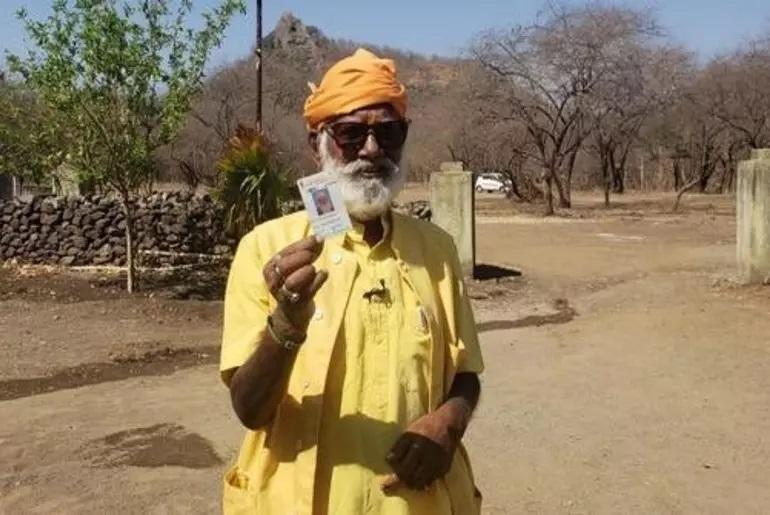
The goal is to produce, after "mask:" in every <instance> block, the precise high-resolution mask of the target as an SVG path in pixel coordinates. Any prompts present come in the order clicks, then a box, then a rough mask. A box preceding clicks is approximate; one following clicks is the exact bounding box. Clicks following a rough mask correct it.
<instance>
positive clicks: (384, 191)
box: [318, 131, 406, 222]
mask: <svg viewBox="0 0 770 515" xmlns="http://www.w3.org/2000/svg"><path fill="white" fill-rule="evenodd" d="M331 143H332V140H331V136H329V134H327V133H326V132H323V131H322V132H321V134H320V136H319V140H318V149H319V155H320V157H321V171H322V172H325V173H329V174H331V175H333V176H335V177H337V178H338V180H339V183H340V189H341V191H342V199H343V200H344V201H345V207H347V209H348V213H349V214H350V216H351V218H353V219H355V220H357V221H359V222H366V221H368V220H373V219H375V218H378V217H380V216H382V215H384V214H385V213H386V212H387V211H388V209H390V205H391V203H392V202H393V200H394V199H395V198H396V196H397V195H398V194H399V193H400V192H401V189H402V188H403V187H404V183H405V182H406V173H405V172H404V170H402V167H401V166H400V163H394V162H393V161H391V160H390V159H388V158H384V157H383V158H382V159H381V160H378V161H377V162H375V163H374V164H373V163H372V161H369V160H366V159H357V160H355V161H352V162H350V163H347V164H345V163H342V162H341V161H339V160H337V159H335V158H334V157H333V156H332V155H331V152H330V151H329V145H330V144H331ZM372 166H377V167H379V168H381V170H383V171H384V177H364V176H362V175H361V173H362V172H366V171H368V170H370V169H371V168H372Z"/></svg>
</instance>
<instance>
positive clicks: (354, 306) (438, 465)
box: [220, 49, 483, 515]
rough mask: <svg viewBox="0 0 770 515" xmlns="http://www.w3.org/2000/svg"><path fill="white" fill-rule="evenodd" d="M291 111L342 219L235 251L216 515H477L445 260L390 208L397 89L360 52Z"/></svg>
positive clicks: (401, 108)
mask: <svg viewBox="0 0 770 515" xmlns="http://www.w3.org/2000/svg"><path fill="white" fill-rule="evenodd" d="M312 90H313V91H312V94H311V95H310V97H309V98H308V99H307V102H306V103H305V113H304V116H305V120H306V122H307V125H308V127H309V130H310V135H309V140H310V145H311V146H312V148H313V151H314V153H315V156H316V159H317V162H318V163H319V166H320V168H321V170H322V171H324V172H327V173H330V174H334V175H335V176H336V177H337V178H338V181H339V182H340V183H341V189H342V193H343V198H344V201H345V204H346V207H347V209H348V212H349V214H350V217H351V219H352V221H353V228H352V229H351V230H349V231H348V232H347V233H345V234H341V235H339V236H336V237H331V238H327V239H326V240H325V241H323V242H321V241H319V240H318V239H316V238H315V237H314V236H312V235H311V234H310V225H309V222H308V216H307V214H306V213H305V212H301V213H296V214H293V215H290V216H286V217H283V218H280V219H277V220H272V221H270V222H267V223H265V224H262V225H260V226H258V227H257V228H255V229H254V230H253V231H252V232H251V233H250V234H248V235H246V236H245V237H244V238H243V240H242V241H241V242H240V245H239V247H238V251H237V253H236V256H235V260H234V261H233V265H232V270H231V273H230V279H229V282H228V286H227V294H226V297H225V320H224V337H223V343H222V356H221V366H220V368H221V372H222V378H223V380H224V382H225V383H226V384H227V385H228V386H229V388H230V393H231V398H232V404H233V407H234V409H235V412H236V414H237V415H238V417H239V419H240V420H241V421H242V422H243V424H244V425H245V426H246V427H247V428H249V429H250V431H249V432H248V433H247V435H246V438H245V441H244V442H243V445H242V447H241V451H240V454H239V456H238V459H237V463H236V464H235V466H234V467H233V468H232V469H231V470H230V471H228V473H227V474H226V476H225V485H224V488H225V492H224V511H225V513H228V514H235V513H244V514H246V513H249V514H254V513H259V514H267V515H279V514H280V515H286V514H311V513H312V514H333V515H336V514H343V515H348V514H363V513H381V514H386V515H390V514H393V515H396V514H399V515H400V514H404V515H406V514H425V515H437V514H438V515H440V514H447V515H449V514H454V515H466V514H473V513H478V511H479V506H480V502H481V498H480V495H479V493H478V491H477V490H476V489H475V486H474V482H473V475H472V472H471V467H470V462H469V460H468V456H467V454H466V452H465V450H464V449H463V447H462V445H461V443H460V440H461V437H462V435H463V433H464V432H465V429H466V427H467V425H468V422H469V420H470V417H471V414H472V412H473V410H474V408H475V406H476V403H477V401H478V397H479V391H480V386H479V381H478V376H477V374H478V373H480V372H481V371H482V369H483V363H482V358H481V353H480V350H479V346H478V342H477V336H476V330H475V325H474V321H473V315H472V313H471V309H470V304H469V302H468V299H467V297H466V295H465V291H464V287H463V281H462V276H461V271H460V266H459V261H458V258H457V253H456V250H455V247H454V244H453V242H452V240H451V238H450V237H449V236H448V235H447V234H446V233H445V232H443V231H442V230H441V229H439V228H438V227H436V226H434V225H432V224H430V223H427V222H422V221H419V220H416V219H413V218H410V217H406V216H403V215H399V214H397V213H394V212H392V211H391V210H390V205H391V202H392V200H393V198H394V197H395V195H396V194H397V193H398V191H399V190H400V188H401V186H402V185H403V183H404V180H405V177H404V172H402V170H401V168H400V167H399V163H400V162H401V155H402V151H403V148H404V143H405V141H406V137H407V130H408V127H409V124H408V121H407V119H406V117H405V115H406V107H407V102H406V93H405V90H404V87H403V85H401V84H400V83H399V82H398V80H397V79H396V71H395V66H394V64H393V62H392V61H390V60H387V59H380V58H378V57H377V56H375V55H374V54H372V53H370V52H368V51H366V50H362V49H360V50H358V51H357V52H356V53H355V54H354V55H352V56H350V57H348V58H345V59H343V60H341V61H340V62H338V63H337V64H335V65H334V66H333V67H332V68H331V69H329V71H328V72H327V73H326V75H325V76H324V78H323V80H322V82H321V83H320V85H319V86H318V87H317V88H316V87H312Z"/></svg>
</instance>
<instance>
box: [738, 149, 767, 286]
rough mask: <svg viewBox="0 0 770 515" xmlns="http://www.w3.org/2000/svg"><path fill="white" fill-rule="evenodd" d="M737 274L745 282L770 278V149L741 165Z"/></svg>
mask: <svg viewBox="0 0 770 515" xmlns="http://www.w3.org/2000/svg"><path fill="white" fill-rule="evenodd" d="M736 191H737V195H738V199H737V218H738V220H737V221H738V276H739V280H740V281H741V282H742V283H743V284H753V283H761V282H763V281H765V280H767V279H768V278H770V149H760V150H752V151H751V159H749V160H748V161H742V162H741V163H740V164H739V165H738V186H737V189H736Z"/></svg>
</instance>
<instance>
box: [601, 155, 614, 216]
mask: <svg viewBox="0 0 770 515" xmlns="http://www.w3.org/2000/svg"><path fill="white" fill-rule="evenodd" d="M602 182H603V186H604V207H606V208H609V207H610V185H611V184H612V182H611V181H610V171H609V163H608V162H607V156H606V155H605V156H602Z"/></svg>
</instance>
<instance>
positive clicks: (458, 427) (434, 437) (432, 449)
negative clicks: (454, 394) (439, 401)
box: [383, 403, 467, 492]
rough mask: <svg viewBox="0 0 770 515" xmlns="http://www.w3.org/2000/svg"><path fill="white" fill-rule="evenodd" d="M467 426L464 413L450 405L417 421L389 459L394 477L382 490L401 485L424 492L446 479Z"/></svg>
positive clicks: (393, 449)
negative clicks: (440, 480) (443, 478)
mask: <svg viewBox="0 0 770 515" xmlns="http://www.w3.org/2000/svg"><path fill="white" fill-rule="evenodd" d="M466 423H467V421H466V420H465V418H464V417H463V415H462V413H460V412H459V411H458V410H457V409H454V407H453V406H451V405H450V404H449V403H448V404H445V405H443V406H441V407H440V408H439V409H438V410H436V411H434V412H432V413H428V414H427V415H424V416H422V417H420V418H419V419H417V420H416V421H414V422H413V423H412V424H411V425H410V426H409V427H408V428H407V430H406V431H405V432H404V434H403V435H401V436H400V437H399V439H398V440H396V443H395V445H393V448H392V449H391V450H390V452H389V453H388V455H387V457H386V461H387V462H388V464H389V465H390V466H391V467H392V468H393V471H394V472H395V477H393V476H391V477H389V478H387V479H386V480H385V483H383V490H385V491H386V492H389V491H392V490H393V489H394V488H396V487H397V486H398V483H403V484H405V485H406V486H408V487H409V488H413V489H418V490H424V489H426V488H428V487H429V486H430V485H431V483H433V482H434V481H435V480H437V479H439V478H442V477H444V475H445V474H446V473H447V472H448V471H449V467H450V466H451V465H452V459H453V457H454V454H455V450H456V449H457V445H458V444H459V443H460V438H461V436H462V432H463V431H464V429H465V424H466Z"/></svg>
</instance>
